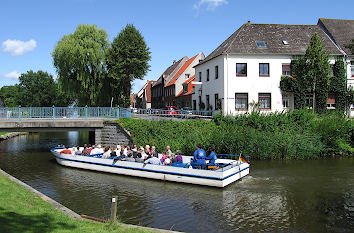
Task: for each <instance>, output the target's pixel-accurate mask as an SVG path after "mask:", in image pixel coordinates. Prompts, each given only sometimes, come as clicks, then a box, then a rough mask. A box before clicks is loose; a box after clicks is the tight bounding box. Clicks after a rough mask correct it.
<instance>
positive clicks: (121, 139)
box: [95, 121, 133, 146]
mask: <svg viewBox="0 0 354 233" xmlns="http://www.w3.org/2000/svg"><path fill="white" fill-rule="evenodd" d="M103 125H104V126H103V128H102V129H96V130H95V144H96V145H98V144H101V145H104V146H117V144H120V145H132V143H133V141H132V139H131V137H130V134H129V133H128V132H127V131H126V130H124V129H123V128H122V127H121V126H120V125H119V124H118V123H116V122H113V121H112V122H111V121H108V122H104V123H103Z"/></svg>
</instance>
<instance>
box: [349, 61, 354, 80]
mask: <svg viewBox="0 0 354 233" xmlns="http://www.w3.org/2000/svg"><path fill="white" fill-rule="evenodd" d="M350 69H351V71H352V77H354V61H352V62H351V63H350Z"/></svg>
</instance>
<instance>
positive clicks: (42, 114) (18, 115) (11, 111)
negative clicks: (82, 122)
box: [0, 106, 131, 121]
mask: <svg viewBox="0 0 354 233" xmlns="http://www.w3.org/2000/svg"><path fill="white" fill-rule="evenodd" d="M129 117H131V111H130V109H126V108H119V107H114V108H111V107H55V106H53V107H21V106H19V107H8V108H0V120H20V121H21V120H27V119H38V120H40V119H52V120H65V119H68V120H70V119H90V120H94V119H119V118H129Z"/></svg>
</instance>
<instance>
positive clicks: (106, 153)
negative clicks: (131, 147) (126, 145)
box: [102, 146, 111, 159]
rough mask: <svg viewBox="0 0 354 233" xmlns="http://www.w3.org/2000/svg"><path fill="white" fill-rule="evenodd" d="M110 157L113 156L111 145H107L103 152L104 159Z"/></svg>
mask: <svg viewBox="0 0 354 233" xmlns="http://www.w3.org/2000/svg"><path fill="white" fill-rule="evenodd" d="M109 157H111V151H110V150H109V147H108V146H106V147H105V148H104V153H103V155H102V159H107V158H109Z"/></svg>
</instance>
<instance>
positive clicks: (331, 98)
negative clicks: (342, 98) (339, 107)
mask: <svg viewBox="0 0 354 233" xmlns="http://www.w3.org/2000/svg"><path fill="white" fill-rule="evenodd" d="M327 108H329V109H335V108H336V95H335V94H333V93H328V99H327Z"/></svg>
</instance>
